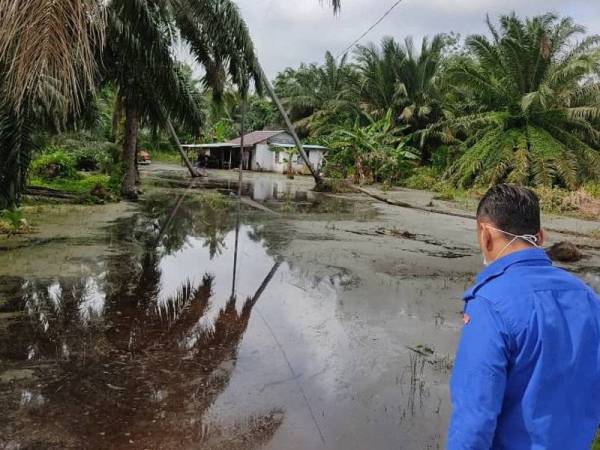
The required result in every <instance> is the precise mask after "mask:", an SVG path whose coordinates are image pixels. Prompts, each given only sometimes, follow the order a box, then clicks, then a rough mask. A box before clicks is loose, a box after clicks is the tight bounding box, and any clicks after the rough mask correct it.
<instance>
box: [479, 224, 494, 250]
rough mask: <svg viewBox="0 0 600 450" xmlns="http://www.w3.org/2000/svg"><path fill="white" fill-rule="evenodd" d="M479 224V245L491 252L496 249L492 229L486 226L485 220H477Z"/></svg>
mask: <svg viewBox="0 0 600 450" xmlns="http://www.w3.org/2000/svg"><path fill="white" fill-rule="evenodd" d="M477 226H478V227H479V245H480V246H481V249H482V250H485V251H488V252H491V251H492V250H493V249H494V243H493V239H492V233H490V229H489V228H488V227H486V226H485V223H484V222H477Z"/></svg>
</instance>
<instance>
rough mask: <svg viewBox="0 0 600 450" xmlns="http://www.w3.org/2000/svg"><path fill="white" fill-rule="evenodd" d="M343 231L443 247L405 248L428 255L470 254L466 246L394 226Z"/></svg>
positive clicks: (458, 255)
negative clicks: (390, 227) (436, 249)
mask: <svg viewBox="0 0 600 450" xmlns="http://www.w3.org/2000/svg"><path fill="white" fill-rule="evenodd" d="M343 231H346V232H347V233H352V234H358V235H360V236H375V237H377V236H392V237H397V238H399V239H408V240H411V241H417V242H424V243H425V244H429V245H433V246H435V247H441V248H443V249H444V250H442V251H430V250H424V249H419V250H406V251H408V252H414V253H422V254H425V255H428V256H435V257H439V258H449V259H453V258H463V257H465V256H471V255H472V250H471V249H470V248H468V247H461V246H458V245H447V244H444V243H443V242H440V241H438V240H435V239H433V238H431V237H430V236H427V235H425V234H415V233H411V232H410V231H402V230H397V229H395V228H392V229H387V228H383V227H379V228H377V229H375V231H357V230H343Z"/></svg>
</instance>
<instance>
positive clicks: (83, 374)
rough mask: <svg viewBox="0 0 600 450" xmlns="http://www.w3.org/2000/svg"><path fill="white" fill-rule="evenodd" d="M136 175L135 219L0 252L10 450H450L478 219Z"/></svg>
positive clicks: (76, 222) (272, 183) (0, 344)
mask: <svg viewBox="0 0 600 450" xmlns="http://www.w3.org/2000/svg"><path fill="white" fill-rule="evenodd" d="M144 175H145V184H144V191H145V194H144V197H143V200H142V201H141V202H139V203H138V204H136V205H133V206H131V207H128V208H125V209H120V210H118V211H117V210H116V211H114V212H115V213H114V214H112V215H110V214H109V215H107V216H106V215H104V216H102V220H100V219H98V220H95V221H93V223H92V222H89V223H86V222H85V221H83V220H82V219H81V213H80V212H76V213H74V214H72V215H70V214H69V213H68V212H67V213H63V214H61V215H60V216H61V218H60V219H59V218H58V217H57V218H50V219H49V220H50V221H51V222H52V221H54V220H55V221H56V223H57V226H56V229H54V230H50V231H47V230H46V231H45V232H44V233H45V234H44V235H43V236H31V237H29V238H24V239H23V240H22V241H19V242H18V243H17V244H18V245H15V246H14V247H10V245H9V244H7V245H6V246H5V247H6V248H3V249H1V250H0V396H1V397H2V399H3V400H2V402H0V418H1V420H0V448H10V449H63V448H67V449H88V448H89V449H104V448H106V449H109V448H111V449H112V448H115V449H121V448H123V449H145V448H148V449H173V448H182V449H186V448H189V449H192V448H193V449H253V448H256V449H259V448H260V449H284V448H285V449H364V448H370V449H389V448H402V449H409V450H412V449H415V450H416V449H437V448H443V447H444V440H445V430H446V427H447V420H448V415H449V411H450V406H449V401H448V392H447V381H448V377H449V373H450V370H451V366H452V354H453V351H454V346H455V343H456V340H457V338H458V334H459V331H460V326H461V325H460V324H461V320H460V311H461V307H462V305H461V302H460V297H461V293H462V291H463V290H464V288H466V287H467V286H468V284H469V283H470V280H471V279H472V277H473V275H474V273H475V272H476V271H477V270H478V269H479V266H480V257H479V256H478V253H477V249H476V244H475V242H474V239H473V237H472V236H471V230H472V227H473V225H472V223H471V222H470V221H469V220H468V219H465V218H461V217H450V218H448V217H444V218H443V219H442V220H437V221H436V220H432V216H431V214H429V213H426V212H423V211H418V210H417V211H409V212H407V211H406V210H403V209H401V208H397V207H393V206H391V205H385V204H380V203H378V202H377V201H375V200H373V199H371V198H368V197H366V196H363V195H360V194H350V195H344V196H334V195H326V194H317V193H313V192H310V190H309V188H310V181H309V180H306V179H305V178H302V177H298V178H299V179H297V180H294V181H289V180H286V179H285V178H284V177H278V176H273V175H269V174H249V176H248V179H247V181H246V182H245V183H244V186H243V195H244V196H246V197H247V198H250V199H252V201H254V202H259V203H260V204H261V205H264V206H265V207H267V208H269V209H270V210H273V211H276V212H277V215H273V214H269V213H267V212H265V211H263V210H261V209H257V208H255V207H252V206H251V205H248V204H244V203H243V202H242V203H238V202H237V198H236V195H235V193H236V192H237V185H236V184H235V182H234V179H235V176H236V175H235V174H234V175H232V174H227V173H220V172H219V173H216V174H214V176H212V177H209V179H208V180H202V182H201V183H198V184H196V183H194V185H190V183H189V180H186V179H185V178H184V176H183V174H182V171H180V170H178V169H172V170H169V171H166V170H158V169H153V170H152V171H149V172H147V173H146V174H144ZM173 180H175V181H173ZM84 214H85V213H84ZM90 217H91V216H90ZM58 224H60V225H58ZM61 230H62V231H61ZM36 239H37V241H36ZM42 239H43V241H40V240H42ZM582 239H583V238H582ZM583 243H587V244H588V245H591V246H594V245H596V244H597V243H594V242H591V241H589V239H587V238H586V240H585V242H583V241H582V244H583ZM594 251H595V250H593V249H589V250H586V252H587V253H590V252H591V256H590V257H588V258H586V259H585V260H584V261H585V265H579V266H572V267H571V269H573V270H574V271H578V273H579V274H580V275H581V276H582V277H583V278H584V279H586V281H588V282H590V283H592V284H593V283H595V282H597V281H594V280H596V279H597V278H598V274H597V272H594V271H591V270H588V269H586V267H591V266H593V265H595V264H596V265H597V257H598V255H597V254H595V253H593V252H594ZM581 264H584V263H583V262H582V263H581Z"/></svg>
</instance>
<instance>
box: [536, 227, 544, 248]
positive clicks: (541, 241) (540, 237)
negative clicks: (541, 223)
mask: <svg viewBox="0 0 600 450" xmlns="http://www.w3.org/2000/svg"><path fill="white" fill-rule="evenodd" d="M545 239H546V232H545V231H544V229H543V228H540V232H539V233H538V241H537V245H539V246H540V247H541V246H542V245H544V240H545Z"/></svg>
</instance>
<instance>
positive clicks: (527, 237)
mask: <svg viewBox="0 0 600 450" xmlns="http://www.w3.org/2000/svg"><path fill="white" fill-rule="evenodd" d="M484 226H485V227H487V228H489V229H491V230H494V231H497V232H499V233H502V234H506V235H507V236H512V239H511V240H510V241H509V242H508V243H507V244H506V245H505V246H504V247H503V248H502V250H500V252H499V253H498V254H497V255H496V259H498V258H500V257H501V256H502V255H503V254H504V252H505V251H506V250H507V249H508V247H510V246H511V245H512V244H513V242H515V241H516V240H517V239H522V240H524V241H525V242H528V243H530V244H531V245H533V246H534V247H539V245H538V244H537V243H538V240H539V238H538V237H537V236H536V235H535V234H512V233H509V232H508V231H504V230H499V229H498V228H494V227H493V226H491V225H487V224H486V225H484ZM496 259H495V260H496ZM495 260H494V261H495ZM491 262H493V261H491ZM483 265H484V266H489V265H490V261H488V260H487V259H486V258H485V256H484V257H483Z"/></svg>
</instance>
